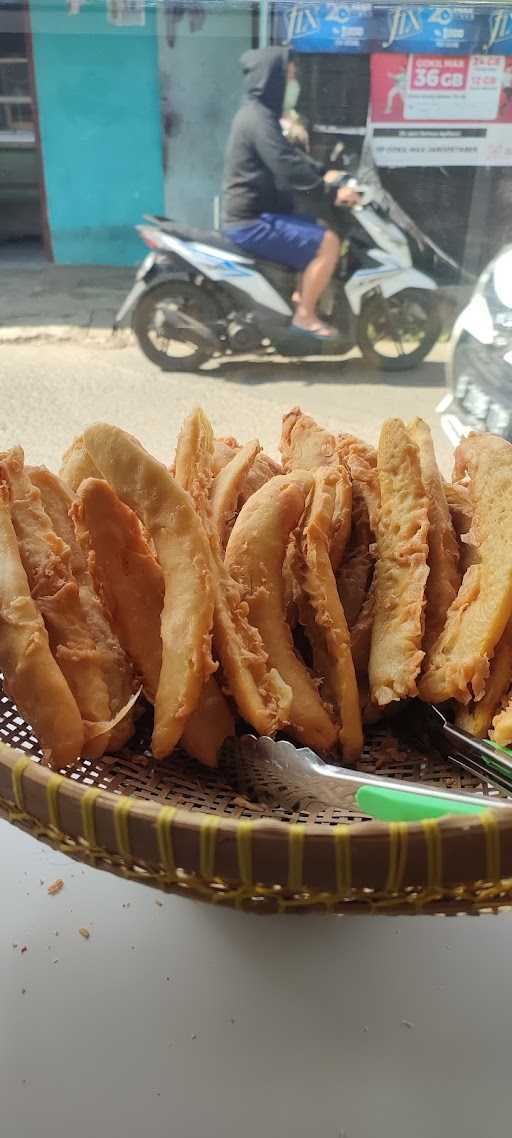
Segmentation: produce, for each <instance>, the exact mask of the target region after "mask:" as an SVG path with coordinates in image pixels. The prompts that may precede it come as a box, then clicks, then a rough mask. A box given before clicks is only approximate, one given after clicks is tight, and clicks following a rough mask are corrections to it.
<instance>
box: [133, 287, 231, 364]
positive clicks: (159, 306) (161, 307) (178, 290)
mask: <svg viewBox="0 0 512 1138" xmlns="http://www.w3.org/2000/svg"><path fill="white" fill-rule="evenodd" d="M176 312H184V313H186V315H188V316H191V317H192V318H193V319H194V320H198V321H199V322H200V323H202V324H206V325H207V326H209V327H210V326H211V325H212V324H214V323H215V320H216V318H217V310H216V308H215V305H214V303H213V301H212V300H210V297H209V296H207V295H206V294H205V292H204V291H203V290H202V289H200V288H197V286H196V285H193V284H190V282H189V281H166V282H165V283H164V284H161V285H156V286H155V288H152V289H150V290H149V292H147V293H145V294H144V295H143V296H142V297H141V299H140V300H139V303H138V304H137V306H136V308H135V311H134V313H133V317H132V329H133V331H134V332H135V335H136V337H137V341H138V344H139V347H140V348H141V351H143V352H144V355H145V356H147V358H148V360H151V363H153V364H156V365H157V367H159V368H161V370H162V371H197V369H198V368H200V367H201V366H202V364H205V363H206V362H207V360H209V359H210V358H211V356H210V353H209V352H208V351H206V350H205V348H204V347H203V346H202V345H200V344H198V343H197V342H196V341H194V340H193V339H192V338H191V339H190V340H187V339H177V338H174V337H173V336H172V334H171V333H170V329H168V328H166V322H165V318H166V313H176Z"/></svg>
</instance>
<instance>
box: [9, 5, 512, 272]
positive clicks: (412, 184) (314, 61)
mask: <svg viewBox="0 0 512 1138" xmlns="http://www.w3.org/2000/svg"><path fill="white" fill-rule="evenodd" d="M265 42H273V43H285V44H288V45H289V46H290V47H291V48H292V49H293V50H294V52H296V53H297V56H298V58H299V73H300V83H301V97H300V104H299V110H300V112H301V114H302V115H303V116H304V118H305V119H306V121H307V123H308V126H309V129H310V135H311V140H312V148H313V152H314V153H315V154H316V155H318V156H319V157H322V158H324V159H328V156H329V153H330V150H331V148H332V145H333V143H334V142H335V141H337V140H339V139H341V140H342V141H343V142H344V144H345V146H346V147H347V149H349V150H352V151H354V152H356V153H357V152H358V151H359V150H360V149H361V147H362V144H363V142H364V140H365V139H366V140H367V141H368V140H369V139H371V144H372V149H373V152H374V156H375V158H376V161H377V163H378V164H379V169H380V174H381V178H382V180H383V182H384V185H385V186H386V187H387V188H388V189H390V190H391V192H392V193H393V194H394V196H395V197H396V198H397V200H398V201H399V203H400V204H401V205H402V206H403V207H404V208H405V209H406V210H407V212H409V213H410V214H411V216H412V217H413V218H414V220H415V221H416V222H417V223H418V224H419V225H420V226H421V227H423V228H424V229H425V230H426V231H427V232H428V233H429V234H430V235H431V236H432V237H433V238H434V239H435V240H437V241H438V243H439V244H441V245H442V246H443V247H444V248H446V249H447V251H448V252H450V253H451V254H452V255H454V256H455V257H456V258H457V259H458V260H460V261H462V262H464V264H465V265H466V267H468V268H469V269H470V270H473V271H477V270H478V268H479V267H480V266H481V264H482V263H484V262H485V260H486V259H487V257H488V256H489V255H490V254H491V253H492V252H494V250H495V248H496V247H498V246H499V245H500V244H502V243H504V241H506V240H511V239H512V233H511V232H510V230H511V224H510V218H511V216H512V209H511V205H512V7H511V5H510V4H508V5H505V6H504V5H502V6H497V5H495V4H487V3H482V4H479V3H473V4H460V3H452V4H450V5H448V6H440V5H437V4H417V3H409V4H403V3H398V4H396V3H373V2H366V0H364V2H363V0H353V2H348V3H345V4H341V3H337V2H335V3H320V2H315V3H307V2H300V3H292V2H289V0H278V2H276V3H271V2H270V0H258V2H254V3H252V2H250V0H195V2H190V3H185V2H184V0H8V2H7V0H0V207H2V208H0V240H4V239H6V238H8V237H9V236H24V235H32V236H33V235H37V234H38V233H41V234H42V236H43V238H44V242H45V248H46V253H47V255H48V256H49V257H51V258H53V259H54V260H55V261H57V262H59V263H62V264H72V263H75V264H79V263H98V264H114V265H116V264H121V265H122V264H132V263H135V262H136V261H137V260H138V259H139V258H140V256H141V253H142V248H143V247H142V245H141V243H140V241H139V238H138V236H137V234H136V232H135V228H134V227H135V225H136V224H137V223H138V222H140V221H141V220H142V217H143V214H144V213H162V212H166V213H167V214H168V215H169V216H173V217H175V218H176V219H177V220H179V221H181V222H185V223H188V224H192V225H196V226H201V227H208V226H212V225H215V224H216V223H217V222H218V217H219V194H220V187H221V178H222V161H223V152H224V147H225V143H226V139H227V134H228V130H229V124H230V121H231V118H232V116H233V114H234V112H235V109H236V107H237V105H238V102H239V100H240V98H241V94H242V82H241V74H240V68H239V57H240V55H241V54H242V53H243V52H244V51H245V50H246V49H247V48H249V47H251V46H257V45H258V44H262V43H265Z"/></svg>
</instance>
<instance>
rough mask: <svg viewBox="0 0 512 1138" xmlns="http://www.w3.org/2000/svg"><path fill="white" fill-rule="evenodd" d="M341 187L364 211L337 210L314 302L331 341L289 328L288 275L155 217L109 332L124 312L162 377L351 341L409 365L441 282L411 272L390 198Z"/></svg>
mask: <svg viewBox="0 0 512 1138" xmlns="http://www.w3.org/2000/svg"><path fill="white" fill-rule="evenodd" d="M340 180H343V181H344V183H345V184H346V183H347V177H346V176H341V179H340ZM348 184H349V185H351V186H353V187H354V188H355V189H356V191H357V192H358V193H359V195H360V204H358V205H357V206H355V207H354V208H353V209H352V210H350V211H348V210H347V209H343V210H333V211H332V213H333V216H334V215H335V214H336V215H338V216H340V221H341V222H342V224H341V225H339V232H340V234H341V233H342V236H343V251H342V256H341V258H340V262H339V265H338V269H337V271H336V274H335V276H334V278H333V280H332V282H331V284H330V286H329V288H328V289H327V290H326V293H325V294H324V297H323V298H322V305H321V315H322V317H323V318H324V319H326V320H327V321H328V322H329V324H330V325H331V326H332V327H334V328H335V329H336V332H337V335H336V337H334V338H333V339H328V340H325V341H323V342H321V341H319V340H318V339H317V340H315V339H314V338H313V337H312V336H311V335H308V334H307V333H304V334H303V335H302V334H301V333H300V332H298V331H297V329H296V328H294V329H293V330H292V329H291V328H290V322H291V317H292V311H293V310H292V303H291V297H292V293H293V291H294V288H295V286H296V278H295V274H294V273H293V272H292V271H291V270H289V269H286V268H283V266H281V265H276V264H273V263H270V262H268V261H262V260H255V259H253V258H251V257H249V256H248V255H247V254H246V253H244V252H243V251H242V250H241V249H240V248H238V247H237V246H236V245H234V244H233V242H232V241H230V240H229V239H228V238H227V237H225V236H223V235H222V234H221V233H219V232H216V231H211V230H199V229H191V228H189V227H187V226H184V225H180V224H178V223H176V222H173V221H172V220H170V219H169V218H166V217H156V216H153V215H147V216H146V221H147V222H148V223H149V224H145V225H141V226H137V230H138V232H139V234H140V236H141V237H142V240H143V241H144V242H145V244H146V245H147V246H148V247H149V249H150V250H151V252H150V253H149V255H148V256H147V257H146V258H145V260H144V261H143V262H142V264H141V266H140V268H139V270H138V272H137V276H136V280H135V283H134V285H133V288H132V289H131V291H130V293H129V295H128V296H127V298H126V300H125V302H124V304H123V305H122V307H121V309H120V311H119V313H118V314H117V317H116V321H115V324H114V327H115V328H117V327H118V326H119V325H120V323H121V322H122V321H123V320H124V319H125V317H126V316H127V315H128V313H130V312H131V320H132V327H133V330H134V332H135V335H136V337H137V340H138V342H139V344H140V347H141V349H142V351H143V352H144V354H145V355H146V356H147V357H148V359H150V360H151V361H152V362H153V363H155V364H157V365H158V366H159V367H160V368H162V369H163V370H164V371H195V370H197V368H199V367H201V366H202V365H204V364H205V363H207V362H208V361H209V360H212V359H215V358H219V359H222V358H223V357H226V356H230V357H233V356H235V357H236V356H239V355H248V354H250V355H252V356H254V355H256V356H267V357H268V355H269V354H271V353H273V354H277V355H279V356H285V357H287V358H289V359H301V358H304V357H305V356H311V355H314V356H319V355H322V356H340V355H345V354H346V353H347V352H349V351H350V350H351V349H352V348H353V347H354V346H355V345H357V346H358V347H359V348H360V350H361V353H362V355H363V357H364V359H365V360H366V361H367V362H368V363H370V364H372V365H373V366H376V367H379V368H383V369H385V370H386V371H393V370H399V371H402V370H405V369H406V368H412V367H415V366H416V365H417V364H419V363H420V361H421V360H423V359H424V358H425V356H426V355H427V354H428V352H429V351H430V350H431V348H432V347H433V345H434V344H435V342H436V340H437V339H438V336H439V334H440V331H441V320H440V315H439V309H438V304H437V285H436V282H435V281H434V280H433V278H432V277H430V276H428V275H427V274H426V273H424V272H421V271H420V270H419V269H417V268H415V267H414V264H413V256H412V252H411V248H412V247H413V245H414V242H413V240H412V238H411V237H410V236H408V235H407V233H406V231H405V228H404V227H402V226H400V225H398V224H396V222H395V221H393V220H392V219H391V217H390V202H391V201H392V199H389V198H388V195H383V194H382V193H381V194H375V192H374V189H372V187H371V186H369V185H365V184H363V183H360V182H358V181H357V179H354V178H349V179H348ZM383 197H384V204H383ZM385 199H387V201H386V200H385ZM396 212H398V215H399V216H400V213H399V207H396ZM403 216H404V217H405V215H403ZM330 224H333V223H332V221H331V220H330ZM408 228H409V229H411V227H410V226H409V227H408Z"/></svg>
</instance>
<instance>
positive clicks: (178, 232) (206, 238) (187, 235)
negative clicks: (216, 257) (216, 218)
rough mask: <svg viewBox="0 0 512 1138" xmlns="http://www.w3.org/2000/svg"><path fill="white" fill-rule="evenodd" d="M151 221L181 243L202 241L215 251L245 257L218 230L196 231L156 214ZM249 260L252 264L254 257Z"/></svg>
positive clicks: (236, 246) (248, 258)
mask: <svg viewBox="0 0 512 1138" xmlns="http://www.w3.org/2000/svg"><path fill="white" fill-rule="evenodd" d="M151 220H152V221H156V222H157V223H158V225H159V226H160V228H161V229H164V230H165V232H166V233H172V235H173V237H178V238H179V240H180V241H200V242H201V244H203V245H211V246H212V248H213V249H220V250H221V251H222V252H223V253H237V254H238V256H245V254H244V253H243V252H242V250H241V249H240V248H239V247H238V245H235V243H234V241H230V240H229V237H226V236H225V235H224V234H223V233H219V231H218V230H217V229H194V228H193V227H192V226H190V225H181V224H180V223H179V222H177V221H173V220H172V218H170V217H158V216H157V215H156V214H153V215H152V217H151ZM247 260H248V261H251V262H252V257H247Z"/></svg>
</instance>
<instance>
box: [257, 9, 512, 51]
mask: <svg viewBox="0 0 512 1138" xmlns="http://www.w3.org/2000/svg"><path fill="white" fill-rule="evenodd" d="M277 39H278V41H279V42H281V43H287V44H290V46H291V47H293V48H294V49H295V50H296V51H298V52H345V53H346V52H364V53H367V54H370V53H373V52H386V51H390V52H399V53H400V52H404V51H405V52H416V53H422V52H423V53H429V52H441V53H442V54H444V55H446V54H452V53H453V54H457V55H471V54H473V53H482V54H492V55H507V54H509V53H510V52H512V6H511V5H510V4H508V5H504V6H502V7H496V8H494V7H493V8H486V9H482V8H481V7H479V6H478V5H475V4H468V5H457V6H454V5H442V4H422V5H408V4H378V3H356V2H354V3H348V4H340V3H336V2H332V3H321V4H318V3H310V4H309V3H298V4H294V3H283V5H282V8H281V11H280V13H279V17H278V25H277Z"/></svg>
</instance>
